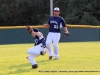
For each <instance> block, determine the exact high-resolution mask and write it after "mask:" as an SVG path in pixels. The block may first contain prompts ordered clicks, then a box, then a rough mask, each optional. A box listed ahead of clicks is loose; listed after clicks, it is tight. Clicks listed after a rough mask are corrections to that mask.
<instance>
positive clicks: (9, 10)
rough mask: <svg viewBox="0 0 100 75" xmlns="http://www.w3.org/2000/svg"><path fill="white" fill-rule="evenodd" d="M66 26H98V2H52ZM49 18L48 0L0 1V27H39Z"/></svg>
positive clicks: (58, 0)
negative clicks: (59, 11)
mask: <svg viewBox="0 0 100 75" xmlns="http://www.w3.org/2000/svg"><path fill="white" fill-rule="evenodd" d="M53 7H59V8H60V10H61V14H60V15H61V16H62V17H63V18H64V19H65V21H66V23H67V24H85V25H100V0H53ZM49 17H50V0H0V26H7V25H8V26H9V25H10V26H11V25H27V24H29V25H39V24H43V23H46V22H47V21H48V18H49Z"/></svg>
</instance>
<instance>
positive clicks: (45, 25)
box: [43, 19, 50, 27]
mask: <svg viewBox="0 0 100 75" xmlns="http://www.w3.org/2000/svg"><path fill="white" fill-rule="evenodd" d="M43 27H50V19H49V21H48V23H47V24H43Z"/></svg>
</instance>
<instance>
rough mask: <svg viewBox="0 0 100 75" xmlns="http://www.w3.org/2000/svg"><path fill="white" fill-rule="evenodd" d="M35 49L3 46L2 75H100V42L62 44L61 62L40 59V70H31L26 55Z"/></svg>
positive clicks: (0, 73)
mask: <svg viewBox="0 0 100 75" xmlns="http://www.w3.org/2000/svg"><path fill="white" fill-rule="evenodd" d="M32 46H33V44H10V45H0V75H51V74H52V75H100V42H66V43H59V54H60V59H59V60H48V53H46V55H45V56H39V57H37V58H36V61H37V63H38V65H39V67H38V68H37V69H31V64H30V63H29V61H28V60H27V59H26V57H27V56H28V54H27V53H26V51H27V49H28V48H30V47H32ZM39 71H41V72H39ZM54 71H55V72H54ZM60 71H63V72H60ZM71 71H73V72H71ZM78 71H80V72H78ZM82 71H83V72H82ZM86 71H87V72H86ZM90 71H97V72H90Z"/></svg>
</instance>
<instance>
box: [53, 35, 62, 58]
mask: <svg viewBox="0 0 100 75" xmlns="http://www.w3.org/2000/svg"><path fill="white" fill-rule="evenodd" d="M54 35H55V36H54V37H53V45H54V57H55V59H58V58H59V49H58V43H59V40H60V36H61V34H60V33H54Z"/></svg>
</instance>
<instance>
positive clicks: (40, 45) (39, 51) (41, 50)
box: [26, 26, 46, 69]
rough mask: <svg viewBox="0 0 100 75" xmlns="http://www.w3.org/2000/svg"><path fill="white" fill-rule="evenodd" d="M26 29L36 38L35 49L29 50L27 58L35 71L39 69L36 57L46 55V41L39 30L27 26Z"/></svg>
mask: <svg viewBox="0 0 100 75" xmlns="http://www.w3.org/2000/svg"><path fill="white" fill-rule="evenodd" d="M26 29H27V30H28V31H29V33H30V34H31V35H32V36H33V37H34V38H35V41H34V42H35V45H34V47H31V48H29V49H28V50H27V53H28V54H29V56H28V57H27V58H28V59H29V61H30V63H31V64H32V69H35V68H37V67H38V65H37V63H36V61H35V57H37V56H40V55H44V54H45V53H46V50H45V47H46V44H45V39H44V37H43V34H42V33H41V32H39V30H38V29H36V28H34V29H32V28H31V27H30V26H26Z"/></svg>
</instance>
